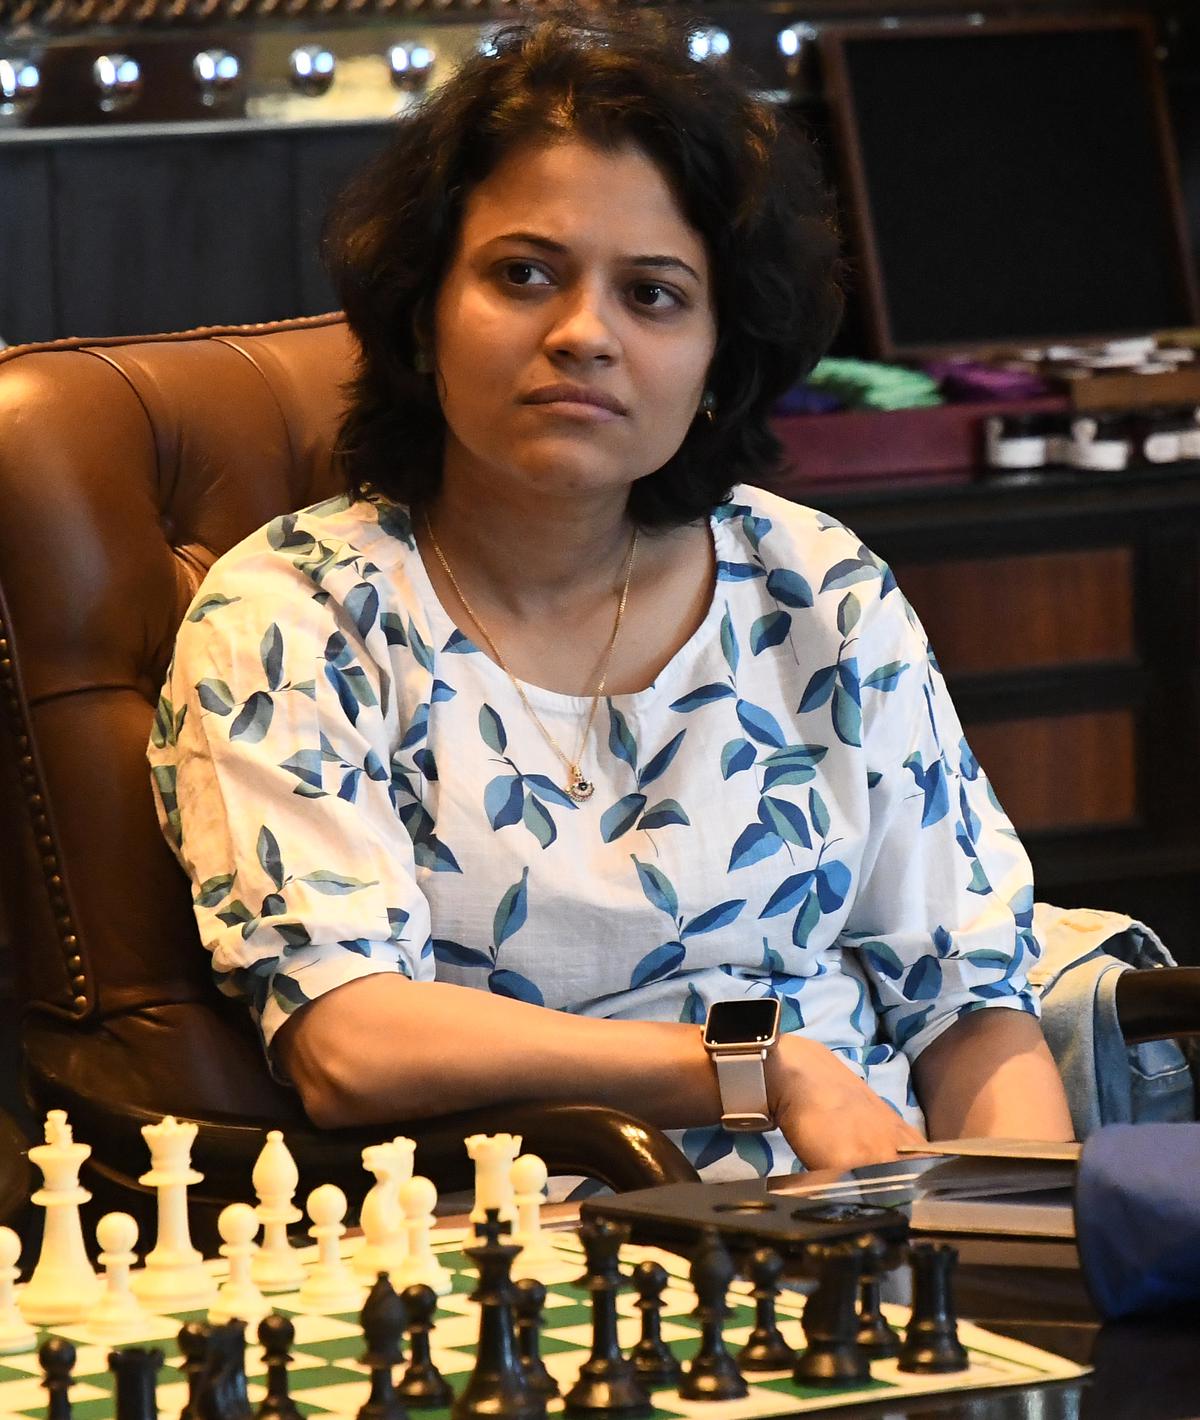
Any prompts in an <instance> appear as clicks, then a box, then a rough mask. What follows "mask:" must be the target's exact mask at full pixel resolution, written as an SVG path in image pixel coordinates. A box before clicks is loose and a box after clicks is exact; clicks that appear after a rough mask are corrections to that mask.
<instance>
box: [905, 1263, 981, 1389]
mask: <svg viewBox="0 0 1200 1420" xmlns="http://www.w3.org/2000/svg"><path fill="white" fill-rule="evenodd" d="M909 1261H910V1263H911V1265H912V1274H913V1307H912V1317H911V1318H910V1320H909V1323H908V1330H907V1331H906V1332H905V1334H904V1345H903V1346H902V1347H901V1348H900V1359H899V1360H898V1361H897V1362H896V1365H897V1367H898V1368H899V1369H900V1370H902V1371H908V1372H909V1373H910V1374H913V1375H945V1374H947V1373H948V1372H950V1371H965V1370H966V1369H967V1367H968V1366H969V1365H970V1360H969V1359H968V1357H967V1353H966V1351H965V1350H964V1349H963V1346H962V1344H961V1342H960V1341H959V1339H958V1322H957V1319H956V1318H955V1315H954V1300H953V1288H952V1286H951V1279H952V1277H953V1273H954V1264H955V1263H956V1262H957V1261H958V1252H957V1250H956V1249H955V1248H952V1247H951V1246H950V1245H949V1244H948V1243H913V1245H912V1247H911V1248H910V1249H909Z"/></svg>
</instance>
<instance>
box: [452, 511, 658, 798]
mask: <svg viewBox="0 0 1200 1420" xmlns="http://www.w3.org/2000/svg"><path fill="white" fill-rule="evenodd" d="M425 531H426V532H427V533H428V534H429V541H430V542H431V543H432V544H433V550H434V552H435V553H436V555H437V560H438V561H439V562H440V563H441V564H442V571H443V572H445V574H446V576H447V577H448V578H449V579H450V585H451V586H452V587H453V588H454V595H455V596H456V597H457V598H458V599H459V601H460V602H461V603H462V608H463V610H464V611H465V612H466V613H467V615H468V616H469V617H470V618H471V620H472V621H473V622H474V623H475V626H476V628H477V630H478V631H479V632H480V633H481V635H482V636H483V639H484V640H485V641H486V642H487V644H488V649H489V650H490V651H491V653H492V655H493V656H494V657H495V659H496V663H497V665H499V667H500V669H501V670H502V671H503V672H504V674H505V675H506V676H507V677H508V678H509V680H510V681H512V684H513V689H514V690H515V691H516V692H517V694H518V695H519V696H520V697H521V704H522V705H524V707H525V709H526V711H527V712H528V714H529V718H530V719H531V720H532V721H533V723H534V724H535V725H536V726H537V727H538V729H539V730H540V731H541V734H542V738H543V739H544V740H545V741H546V743H547V744H548V745H549V746H550V748H551V749H552V750H553V751H554V753H555V754H556V755H557V756H558V758H559V759H560V760H561V761H562V764H563V768H564V769H565V770H566V771H567V782H566V785H565V788H566V791H567V793H568V794H569V795H570V797H571V798H572V799H574V800H575V802H576V803H577V804H582V803H585V802H586V801H587V800H588V799H590V798H591V797H592V795H593V794H594V793H595V791H596V786H595V785H594V784H593V783H592V781H591V780H590V779H588V778H587V777H586V776H585V775H584V773H583V770H582V769H581V767H580V764H581V761H582V759H583V751H584V748H585V747H586V745H587V742H588V736H589V735H590V734H591V732H592V723H593V721H594V720H595V718H596V709H597V707H598V706H599V704H600V697H601V696H602V695H603V694H604V687H605V685H606V684H607V682H608V670H609V667H610V666H611V664H612V658H613V652H614V651H615V650H616V647H617V637H618V636H619V635H620V634H621V622H622V620H623V619H624V616H625V604H626V602H627V601H628V600H629V583H630V581H631V580H632V578H633V559H634V557H635V556H636V555H637V545H638V530H637V528H634V530H633V537H632V539H631V540H630V543H629V557H628V558H627V560H626V562H625V585H624V586H623V587H622V588H621V599H620V601H619V602H618V603H617V614H616V616H615V617H614V619H613V629H612V635H611V636H610V637H609V638H608V647H607V648H606V650H605V652H604V662H603V664H602V666H601V667H600V679H599V680H598V681H597V682H596V689H595V690H594V691H593V692H592V703H591V707H590V708H589V710H588V716H587V721H586V722H585V724H584V727H583V733H582V734H581V735H580V737H579V748H578V749H577V750H576V751H575V758H574V759H573V760H572V759H569V758H568V757H567V756H566V755H565V754H564V753H563V751H562V749H561V748H560V747H559V745H558V742H557V741H556V740H555V738H554V736H553V735H552V734H551V733H550V731H549V730H548V729H547V728H546V727H545V725H543V724H542V721H541V717H540V716H539V715H538V713H537V711H536V710H535V709H534V708H533V706H532V705H531V704H530V703H529V697H528V696H527V695H526V694H525V691H524V689H523V688H522V686H521V682H520V681H519V680H518V679H517V678H516V676H515V675H513V673H512V671H510V670H509V668H508V663H507V662H506V661H505V659H504V657H503V656H502V655H501V654H500V648H499V647H498V646H497V645H496V643H495V641H493V640H492V636H491V632H489V631H488V629H487V627H486V626H485V625H484V624H483V622H482V621H480V619H479V613H478V612H477V611H476V610H475V608H474V607H473V606H472V605H471V603H470V602H469V601H468V600H467V598H466V594H465V593H464V592H463V589H462V588H461V587H460V586H459V585H458V578H457V577H455V575H454V573H453V572H452V571H451V570H450V564H449V562H447V561H446V554H445V553H444V552H443V551H442V548H441V544H440V543H439V542H438V540H437V538H436V537H435V536H434V532H433V524H432V523H431V522H430V521H429V510H428V509H426V510H425Z"/></svg>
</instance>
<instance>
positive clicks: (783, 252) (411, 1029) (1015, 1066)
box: [151, 21, 1070, 1176]
mask: <svg viewBox="0 0 1200 1420" xmlns="http://www.w3.org/2000/svg"><path fill="white" fill-rule="evenodd" d="M494 49H495V52H494V53H492V54H490V55H486V56H480V57H478V58H475V59H473V60H470V61H468V62H467V64H466V65H465V66H464V67H463V69H462V70H461V71H460V72H459V74H458V75H457V76H456V77H454V78H452V79H451V80H450V81H449V82H448V83H447V85H446V86H445V87H444V88H442V89H441V90H439V91H438V92H436V93H435V94H434V95H433V96H432V97H431V98H429V99H428V100H426V101H425V103H424V104H423V105H422V107H421V108H420V109H419V110H417V111H416V112H415V114H414V115H412V116H411V117H409V118H407V119H405V120H404V121H403V122H402V123H401V125H400V127H399V132H398V133H397V136H396V138H395V140H394V143H393V146H392V148H391V149H390V150H389V151H388V152H387V153H386V154H385V155H384V156H383V157H382V159H381V160H379V161H378V162H377V163H376V164H375V165H374V166H373V167H372V168H371V169H370V170H369V171H368V172H367V174H365V175H364V177H363V178H362V179H360V180H359V181H358V183H357V184H356V186H355V187H354V189H353V190H352V191H351V193H350V194H349V195H348V196H347V198H346V199H345V201H344V202H343V204H342V206H341V208H340V210H339V212H338V213H337V215H336V217H335V221H334V224H333V227H332V230H331V232H330V234H329V241H328V258H329V263H330V268H331V271H332V273H333V276H334V278H335V281H336V282H337V285H338V288H339V292H340V294H341V296H342V299H343V302H344V304H345V308H346V312H347V318H348V320H349V322H350V325H351V328H352V329H353V331H354V333H355V335H356V336H357V338H358V340H359V343H360V345H361V350H362V359H361V365H360V372H359V375H358V378H357V380H356V382H355V385H354V388H353V396H352V400H351V404H350V408H349V411H348V414H347V416H346V419H345V422H344V425H343V429H342V439H341V447H342V450H343V454H344V458H345V463H346V468H347V470H348V484H349V490H350V494H349V497H347V498H343V499H338V500H335V501H334V502H331V503H327V504H324V505H321V506H319V507H316V508H313V509H309V510H306V511H305V512H303V513H300V514H298V515H294V516H291V517H287V518H283V519H280V520H279V521H277V522H275V523H273V524H271V525H270V526H269V527H267V528H266V529H264V530H262V531H261V532H260V533H258V534H256V535H254V536H253V537H251V538H250V539H248V540H247V541H246V542H244V543H243V544H241V545H240V546H239V547H237V548H235V549H234V550H233V551H232V552H230V553H229V554H227V556H225V557H224V558H222V559H221V560H220V562H218V564H217V565H216V566H215V567H214V568H213V570H212V573H211V574H210V576H209V578H208V580H207V581H206V583H205V586H204V588H203V589H202V591H201V593H200V595H199V597H198V599H197V602H196V604H195V606H194V608H193V610H192V611H191V613H190V614H189V616H188V618H187V619H186V621H185V623H184V627H183V630H182V632H181V635H180V639H179V644H178V647H177V651H176V657H175V661H174V665H173V669H172V672H171V676H170V679H169V682H168V686H167V688H166V691H165V693H164V711H163V713H162V714H161V715H160V718H159V727H158V729H157V730H156V734H155V740H154V743H153V744H152V747H151V757H152V760H153V762H154V765H155V772H156V783H157V784H158V785H159V789H160V792H162V791H163V790H164V788H165V793H163V802H162V808H163V819H164V824H165V826H166V831H167V832H168V835H169V836H170V838H171V840H172V843H173V844H174V846H175V848H176V851H177V852H178V854H179V856H180V859H181V861H182V862H183V864H184V866H185V868H186V869H187V871H188V872H189V873H190V874H191V876H192V878H193V881H194V883H195V884H196V912H197V917H198V920H199V923H200V928H201V932H202V935H203V938H204V940H205V943H206V945H207V946H208V947H209V949H210V950H211V951H212V953H213V958H214V969H215V971H216V974H217V978H218V980H219V982H220V983H221V985H222V987H223V988H224V989H225V990H227V991H229V992H230V993H232V994H235V995H237V996H240V997H241V998H242V999H244V1000H245V1001H246V1002H247V1004H248V1005H249V1006H250V1007H251V1009H252V1010H253V1011H254V1012H255V1014H256V1016H257V1018H258V1020H259V1022H260V1025H261V1027H262V1030H263V1034H264V1039H265V1040H266V1042H267V1045H268V1049H269V1051H270V1055H271V1059H272V1062H273V1064H274V1065H275V1067H276V1068H277V1069H278V1070H279V1071H280V1073H281V1074H282V1075H283V1076H285V1077H286V1078H288V1079H290V1080H291V1081H292V1082H294V1084H295V1086H296V1087H297V1089H298V1090H299V1091H300V1094H301V1098H302V1099H303V1101H304V1104H305V1107H306V1109H307V1110H308V1112H309V1114H310V1115H311V1117H312V1118H313V1119H314V1120H315V1121H316V1122H318V1123H320V1124H326V1125H337V1124H349V1123H355V1122H367V1121H373V1120H384V1119H391V1118H414V1117H420V1116H422V1115H427V1114H433V1113H440V1112H445V1111H449V1110H454V1109H458V1108H462V1107H466V1106H471V1105H478V1104H486V1103H491V1102H494V1103H501V1102H503V1101H507V1100H514V1099H522V1098H531V1097H540V1098H570V1099H581V1098H582V1099H591V1100H594V1101H597V1102H601V1103H609V1104H614V1105H620V1106H622V1107H625V1108H627V1109H630V1110H632V1111H634V1112H636V1113H638V1114H639V1115H641V1116H643V1117H645V1118H647V1119H649V1120H651V1121H653V1122H655V1123H657V1124H660V1125H662V1126H664V1127H667V1128H670V1129H675V1130H680V1131H682V1142H683V1144H684V1147H685V1149H686V1150H687V1152H688V1153H689V1155H690V1156H691V1157H692V1159H693V1161H694V1162H696V1163H697V1164H698V1165H699V1166H701V1167H702V1168H703V1169H704V1170H705V1172H706V1174H708V1175H709V1176H721V1175H728V1174H733V1173H737V1172H739V1171H740V1172H759V1173H767V1172H776V1171H780V1170H787V1169H789V1168H795V1167H800V1166H808V1167H815V1166H831V1165H841V1166H848V1165H852V1164H858V1163H863V1162H867V1161H871V1160H879V1159H887V1158H891V1157H894V1156H895V1153H896V1151H897V1150H898V1149H899V1148H901V1147H902V1146H905V1145H912V1144H918V1143H919V1142H920V1141H921V1139H922V1137H923V1130H924V1129H925V1128H926V1127H927V1128H928V1130H929V1131H930V1133H931V1134H932V1135H934V1136H941V1137H949V1136H955V1135H962V1134H988V1133H991V1134H1008V1135H1027V1136H1044V1137H1049V1138H1065V1137H1069V1135H1070V1122H1069V1117H1068V1114H1067V1110H1066V1105H1065V1102H1064V1100H1063V1097H1062V1091H1061V1087H1060V1086H1059V1083H1058V1079H1057V1075H1056V1073H1055V1070H1054V1067H1053V1063H1052V1061H1051V1059H1050V1057H1049V1054H1048V1052H1047V1050H1046V1047H1045V1044H1044V1042H1043V1040H1042V1038H1041V1034H1040V1030H1039V1027H1038V1023H1037V1020H1036V1011H1035V1007H1034V1003H1033V1000H1032V998H1031V996H1030V993H1029V990H1028V988H1027V985H1026V980H1025V972H1026V968H1027V967H1028V965H1029V964H1030V962H1031V961H1032V960H1034V958H1035V957H1036V955H1037V952H1038V946H1037V943H1036V940H1035V939H1034V937H1033V934H1032V931H1031V920H1032V901H1033V899H1032V888H1031V885H1030V880H1029V868H1028V862H1027V860H1026V858H1025V855H1024V853H1023V852H1022V850H1021V848H1020V845H1019V844H1018V843H1017V841H1016V838H1015V836H1014V835H1013V833H1012V830H1011V828H1010V827H1009V825H1008V824H1007V821H1006V820H1005V819H1004V816H1003V814H1002V812H1001V811H1000V809H999V806H998V805H997V804H996V802H995V800H994V798H993V797H992V795H991V792H990V789H989V787H988V785H987V783H986V781H985V779H984V778H983V776H982V774H981V772H980V770H979V766H978V764H977V763H976V762H975V760H974V758H973V756H972V755H971V753H970V750H969V749H968V748H967V746H966V744H965V742H964V741H963V739H962V736H961V730H960V728H959V726H958V723H957V721H956V719H955V716H954V712H953V709H952V707H951V706H950V704H949V702H948V700H947V697H946V692H945V690H944V688H943V686H942V683H941V679H940V676H939V674H938V671H937V668H936V665H935V663H934V662H933V661H932V659H931V657H930V655H929V653H928V648H927V646H926V643H925V640H924V637H923V634H922V632H921V629H920V626H919V624H918V623H917V621H916V619H915V617H914V616H913V614H912V612H911V610H910V609H909V608H908V607H907V606H906V604H905V603H904V601H903V599H902V597H901V596H900V594H899V592H898V591H897V589H896V587H895V583H894V581H893V579H892V577H891V574H890V572H889V570H888V569H887V568H886V566H884V565H883V564H882V563H880V562H879V561H878V560H877V559H876V558H874V557H873V556H872V555H871V554H870V553H869V552H868V551H867V550H866V549H865V548H864V547H862V546H861V545H860V543H859V542H858V540H857V539H856V538H855V537H854V536H853V535H852V534H851V533H849V532H848V531H847V530H846V529H844V528H842V527H841V526H840V525H839V524H837V523H835V522H833V521H832V520H831V519H828V518H825V517H823V516H821V515H820V514H817V513H813V512H811V511H810V510H807V509H804V508H800V507H796V506H794V505H791V504H789V503H786V502H785V501H783V500H781V499H779V498H776V497H773V496H771V495H769V494H766V493H763V492H761V491H759V490H757V489H755V488H753V487H749V486H745V487H739V488H737V489H735V490H734V491H733V493H732V494H730V491H729V490H730V487H731V485H732V484H734V483H738V482H741V481H743V480H751V479H754V478H756V477H759V476H762V475H763V474H766V473H769V471H770V470H771V468H772V466H773V464H774V461H775V459H776V457H777V453H778V446H777V444H776V442H775V441H774V439H773V438H772V437H771V435H770V432H769V429H768V424H767V418H768V413H769V410H770V407H771V404H772V402H773V400H774V399H776V398H777V397H778V395H779V394H780V393H781V392H782V391H783V390H784V389H786V388H787V387H788V386H790V385H791V384H792V383H793V382H794V381H795V380H796V379H797V378H799V377H800V376H802V375H803V374H804V373H805V372H806V371H807V370H808V369H809V368H811V366H812V364H813V363H814V362H815V360H816V359H817V358H818V357H819V354H820V352H821V350H822V349H823V347H824V345H825V343H826V341H827V340H828V338H829V336H830V334H831V332H832V330H833V328H834V325H835V323H836V320H837V316H838V313H839V301H838V295H837V289H836V284H835V279H834V278H835V263H836V255H835V244H834V240H833V237H832V235H831V231H830V228H829V226H828V223H827V222H826V221H825V219H824V216H823V208H822V201H821V196H820V188H819V183H818V180H817V178H816V175H815V170H814V165H813V161H812V157H811V154H810V153H809V152H808V150H807V149H806V147H805V146H804V145H803V143H802V141H801V140H800V139H799V138H798V137H797V136H796V135H795V134H793V133H792V132H791V131H790V130H789V129H788V128H787V127H786V126H784V125H782V124H781V123H780V122H779V121H778V120H777V119H776V117H775V116H774V115H773V114H772V113H771V112H770V111H769V110H768V109H767V108H766V107H765V106H764V105H762V104H760V103H758V102H756V101H753V100H751V99H750V98H748V97H747V96H746V95H745V94H744V92H742V91H741V90H740V89H739V88H738V87H737V86H736V85H735V84H734V83H733V82H732V81H731V80H729V79H727V78H726V77H724V76H722V75H720V74H719V73H716V72H714V71H713V70H711V69H708V68H703V67H699V66H695V65H692V64H690V63H689V61H687V60H686V59H685V58H683V57H682V54H681V52H679V53H677V52H676V51H675V50H672V49H668V48H667V47H665V46H663V45H662V44H661V43H656V42H655V41H654V40H653V39H651V38H646V37H644V36H643V35H641V34H630V33H629V32H628V30H626V29H623V30H622V31H621V32H620V33H618V32H616V31H604V32H601V31H598V30H596V29H595V28H594V27H588V26H583V27H572V26H570V25H568V24H565V23H563V22H561V21H559V22H545V23H543V24H540V25H538V26H536V27H534V28H533V29H531V30H514V31H512V32H509V33H508V34H506V35H504V36H502V37H501V38H500V39H499V40H498V41H497V43H496V45H495V46H494ZM185 707H186V708H185ZM181 720H182V724H180V721H181ZM768 996H769V997H774V998H776V999H778V1000H779V1001H780V1003H781V1008H782V1024H783V1031H784V1033H783V1037H782V1039H781V1041H780V1043H779V1045H778V1047H777V1048H776V1049H775V1050H773V1051H772V1052H771V1054H770V1056H769V1058H768V1062H767V1094H768V1103H769V1114H770V1116H771V1118H772V1120H773V1121H774V1123H775V1124H776V1125H777V1128H775V1129H772V1130H770V1131H769V1132H766V1133H761V1134H739V1135H735V1134H732V1133H729V1132H727V1131H726V1130H724V1129H722V1128H721V1127H720V1126H719V1124H718V1121H719V1119H720V1117H721V1103H720V1099H719V1095H718V1089H717V1081H716V1077H715V1073H714V1070H713V1067H712V1065H711V1063H710V1061H709V1059H708V1057H707V1055H706V1053H705V1051H704V1049H703V1047H702V1044H701V1040H700V1032H699V1031H698V1030H697V1025H698V1024H699V1023H700V1022H701V1021H702V1020H703V1019H704V1016H705V1011H706V1009H707V1007H708V1006H709V1005H710V1004H711V1003H712V1002H713V1001H720V1000H725V999H737V998H747V997H750V998H759V997H768ZM995 1008H1004V1009H995Z"/></svg>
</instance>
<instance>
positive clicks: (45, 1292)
mask: <svg viewBox="0 0 1200 1420" xmlns="http://www.w3.org/2000/svg"><path fill="white" fill-rule="evenodd" d="M91 1152H92V1151H91V1149H90V1148H89V1147H88V1146H87V1145H86V1144H77V1143H75V1141H74V1139H73V1138H72V1136H71V1126H70V1125H69V1124H68V1123H67V1115H66V1111H65V1110H62V1109H52V1110H51V1111H50V1113H49V1114H48V1115H47V1116H46V1142H45V1143H44V1144H37V1145H35V1146H34V1147H33V1148H32V1149H30V1151H29V1157H30V1159H31V1161H32V1162H33V1163H35V1164H36V1165H37V1166H38V1168H39V1169H41V1171H42V1177H43V1179H44V1180H45V1182H44V1185H43V1187H41V1188H39V1189H38V1191H37V1192H36V1193H35V1194H34V1195H33V1201H34V1203H36V1204H37V1205H38V1207H40V1208H44V1209H45V1210H46V1222H45V1228H44V1231H43V1234H42V1251H41V1254H40V1256H39V1257H38V1260H37V1266H36V1267H35V1268H34V1269H33V1276H32V1277H31V1278H30V1279H29V1281H28V1282H27V1283H26V1285H25V1286H24V1287H23V1288H22V1290H21V1292H20V1294H19V1296H18V1299H17V1306H18V1307H19V1308H20V1312H21V1315H22V1316H23V1317H24V1318H25V1320H26V1321H27V1322H32V1323H33V1324H34V1325H35V1326H54V1325H58V1324H60V1323H63V1322H70V1321H78V1320H79V1318H80V1317H82V1316H83V1315H85V1313H87V1312H88V1311H90V1309H91V1308H92V1307H93V1306H95V1304H96V1303H97V1302H98V1301H99V1300H100V1292H101V1290H102V1283H101V1281H100V1279H99V1277H97V1276H96V1274H95V1272H93V1271H92V1264H91V1263H90V1262H89V1261H88V1257H87V1250H86V1248H85V1247H84V1245H83V1225H82V1224H81V1222H80V1220H79V1205H80V1204H81V1203H86V1202H87V1201H88V1199H89V1198H90V1197H91V1196H92V1195H91V1194H90V1193H89V1192H88V1191H87V1189H86V1188H81V1187H80V1185H79V1170H80V1168H81V1167H82V1166H83V1163H84V1160H85V1159H86V1158H87V1157H88V1156H89V1154H91Z"/></svg>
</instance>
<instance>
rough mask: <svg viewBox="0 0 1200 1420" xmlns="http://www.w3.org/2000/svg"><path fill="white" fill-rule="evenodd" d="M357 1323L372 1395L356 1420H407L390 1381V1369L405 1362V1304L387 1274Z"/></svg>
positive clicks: (375, 1287) (379, 1280) (381, 1276)
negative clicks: (402, 1347) (401, 1347)
mask: <svg viewBox="0 0 1200 1420" xmlns="http://www.w3.org/2000/svg"><path fill="white" fill-rule="evenodd" d="M358 1320H359V1325H360V1326H361V1327H362V1333H363V1336H364V1338H365V1339H366V1343H367V1349H366V1351H365V1352H364V1353H363V1354H362V1356H361V1357H359V1359H360V1360H361V1362H362V1364H363V1365H364V1366H366V1367H367V1369H368V1370H369V1371H370V1372H371V1394H370V1395H369V1396H368V1397H367V1399H366V1401H365V1402H364V1403H363V1404H362V1405H361V1406H360V1407H359V1411H358V1420H408V1412H407V1411H406V1410H405V1408H404V1402H403V1401H402V1400H401V1399H400V1397H399V1396H398V1395H397V1394H396V1386H395V1382H394V1380H393V1378H392V1370H393V1368H394V1367H396V1366H398V1365H399V1364H400V1362H401V1361H402V1360H403V1359H404V1357H403V1354H402V1353H401V1350H400V1339H401V1337H402V1336H403V1335H404V1323H405V1320H406V1318H405V1315H404V1303H403V1302H402V1301H401V1300H400V1297H399V1295H398V1293H397V1292H396V1289H395V1287H393V1286H392V1284H391V1282H390V1281H389V1280H388V1275H387V1273H386V1272H381V1273H380V1274H379V1276H378V1277H376V1279H375V1281H374V1283H373V1284H372V1287H371V1290H370V1291H369V1292H368V1293H367V1300H366V1301H365V1302H364V1303H363V1309H362V1311H361V1312H359V1314H358Z"/></svg>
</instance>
